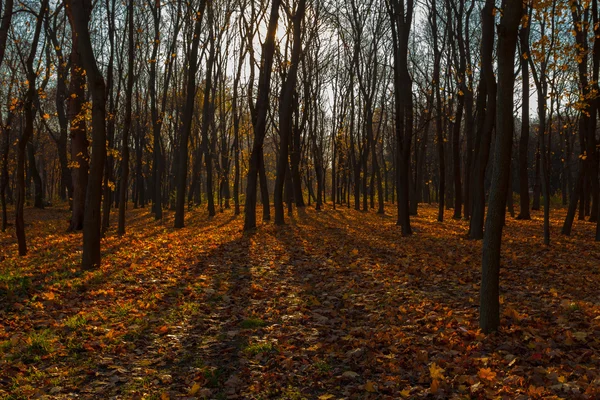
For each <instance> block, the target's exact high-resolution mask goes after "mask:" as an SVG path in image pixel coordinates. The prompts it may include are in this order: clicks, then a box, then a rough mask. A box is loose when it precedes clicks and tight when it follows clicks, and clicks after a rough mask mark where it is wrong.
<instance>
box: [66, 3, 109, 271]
mask: <svg viewBox="0 0 600 400" xmlns="http://www.w3.org/2000/svg"><path fill="white" fill-rule="evenodd" d="M66 4H67V11H68V14H69V20H70V22H71V26H72V29H73V31H74V32H75V35H77V38H78V43H77V45H78V46H77V47H78V50H79V53H80V54H81V61H82V64H83V67H84V68H85V72H86V75H87V80H88V86H89V88H90V91H91V93H92V132H93V136H92V139H93V141H92V159H91V162H90V175H89V180H88V187H87V191H86V196H85V217H84V218H85V225H84V228H83V257H82V268H83V269H92V268H97V267H99V266H100V261H101V254H100V239H101V224H100V222H101V221H100V218H101V208H100V206H101V202H102V175H103V174H102V172H103V169H104V162H105V159H106V86H105V84H104V78H103V77H102V73H101V72H100V70H99V68H98V65H97V63H96V57H95V56H94V50H93V48H92V42H91V38H90V33H89V30H88V23H89V19H90V15H91V11H92V5H91V1H89V0H84V1H73V0H67V3H66Z"/></svg>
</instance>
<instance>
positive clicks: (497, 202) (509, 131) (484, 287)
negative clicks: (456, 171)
mask: <svg viewBox="0 0 600 400" xmlns="http://www.w3.org/2000/svg"><path fill="white" fill-rule="evenodd" d="M488 5H491V4H490V3H489V2H488V3H486V7H488ZM501 9H502V17H501V18H500V24H499V25H498V94H497V96H498V100H497V102H496V116H497V118H496V141H495V153H494V161H493V162H494V172H493V174H492V186H491V190H490V204H489V207H488V212H487V217H486V223H485V224H486V225H485V236H484V238H483V257H482V264H481V273H482V276H481V296H480V302H479V327H480V328H481V330H482V331H483V332H484V333H489V332H492V331H495V330H497V329H498V326H499V325H500V258H501V256H500V247H501V244H502V229H503V226H504V214H505V212H506V194H507V192H508V186H509V182H508V178H509V174H510V159H511V150H512V141H513V131H514V114H513V96H514V81H515V76H514V60H515V49H516V46H517V36H518V29H519V23H520V22H521V17H522V16H523V1H522V0H504V1H503V2H502V8H501ZM485 12H487V13H493V9H492V8H491V7H489V8H487V10H486V11H485Z"/></svg>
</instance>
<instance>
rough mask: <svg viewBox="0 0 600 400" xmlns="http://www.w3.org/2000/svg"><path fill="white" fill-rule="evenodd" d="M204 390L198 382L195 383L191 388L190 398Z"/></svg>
mask: <svg viewBox="0 0 600 400" xmlns="http://www.w3.org/2000/svg"><path fill="white" fill-rule="evenodd" d="M201 388H202V386H200V384H199V383H198V382H196V383H194V385H193V386H192V387H191V388H190V391H189V392H188V394H189V395H190V396H194V395H195V394H196V393H198V391H200V389H201Z"/></svg>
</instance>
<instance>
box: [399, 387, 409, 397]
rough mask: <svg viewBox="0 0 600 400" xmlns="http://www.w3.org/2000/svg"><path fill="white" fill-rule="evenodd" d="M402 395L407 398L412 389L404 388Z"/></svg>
mask: <svg viewBox="0 0 600 400" xmlns="http://www.w3.org/2000/svg"><path fill="white" fill-rule="evenodd" d="M400 396H402V397H404V398H405V399H406V398H408V396H410V389H409V388H407V389H404V390H403V391H401V392H400Z"/></svg>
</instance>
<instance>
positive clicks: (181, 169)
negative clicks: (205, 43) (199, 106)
mask: <svg viewBox="0 0 600 400" xmlns="http://www.w3.org/2000/svg"><path fill="white" fill-rule="evenodd" d="M205 7H206V0H201V1H200V4H199V6H198V11H197V12H196V21H195V23H194V36H193V39H192V47H191V50H190V56H189V60H188V64H189V66H188V74H187V87H186V98H185V108H184V110H183V115H182V118H181V119H182V121H181V134H180V141H179V163H178V171H177V199H176V203H175V228H183V226H184V215H185V186H186V183H187V169H188V142H189V138H190V132H191V130H192V118H193V116H194V103H195V100H196V72H197V71H198V47H199V46H200V31H201V27H202V18H203V17H204V8H205Z"/></svg>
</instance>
